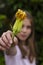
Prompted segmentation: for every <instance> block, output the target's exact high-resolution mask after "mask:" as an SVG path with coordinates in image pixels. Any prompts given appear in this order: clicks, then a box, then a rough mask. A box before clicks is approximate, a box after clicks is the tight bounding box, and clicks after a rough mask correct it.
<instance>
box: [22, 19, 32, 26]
mask: <svg viewBox="0 0 43 65" xmlns="http://www.w3.org/2000/svg"><path fill="white" fill-rule="evenodd" d="M23 24H25V25H31V20H30V19H28V18H25V19H24V20H23Z"/></svg>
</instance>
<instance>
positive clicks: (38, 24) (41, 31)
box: [0, 0, 43, 65]
mask: <svg viewBox="0 0 43 65" xmlns="http://www.w3.org/2000/svg"><path fill="white" fill-rule="evenodd" d="M17 9H23V10H27V11H29V12H30V13H31V14H32V15H33V17H34V24H35V25H34V26H35V40H36V45H37V54H38V57H37V63H38V64H37V65H43V0H0V36H1V35H2V33H3V32H5V31H7V30H8V29H9V24H10V23H11V22H12V17H13V14H15V12H16V11H17ZM0 65H5V61H4V55H3V52H2V51H0Z"/></svg>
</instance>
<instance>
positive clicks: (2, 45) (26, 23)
mask: <svg viewBox="0 0 43 65" xmlns="http://www.w3.org/2000/svg"><path fill="white" fill-rule="evenodd" d="M30 34H31V23H30V19H28V18H25V19H24V20H23V26H22V29H21V31H20V33H18V34H17V37H18V38H19V39H20V40H21V41H22V43H25V40H26V39H27V38H28V37H29V35H30ZM13 42H14V45H16V44H18V39H17V38H16V37H14V38H13V40H12V31H10V30H8V31H7V32H4V33H3V34H2V36H1V37H0V50H6V49H9V48H10V47H11V44H12V43H13Z"/></svg>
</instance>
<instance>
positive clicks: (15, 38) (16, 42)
mask: <svg viewBox="0 0 43 65" xmlns="http://www.w3.org/2000/svg"><path fill="white" fill-rule="evenodd" d="M13 42H14V45H17V44H18V39H17V37H14V39H13Z"/></svg>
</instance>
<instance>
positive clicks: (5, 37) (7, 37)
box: [0, 30, 18, 50]
mask: <svg viewBox="0 0 43 65" xmlns="http://www.w3.org/2000/svg"><path fill="white" fill-rule="evenodd" d="M12 43H14V45H16V44H17V43H18V40H17V38H16V37H14V39H13V38H12V32H11V31H10V30H8V31H7V32H4V33H3V34H2V36H1V37H0V50H6V49H9V48H10V47H11V44H12Z"/></svg>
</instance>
